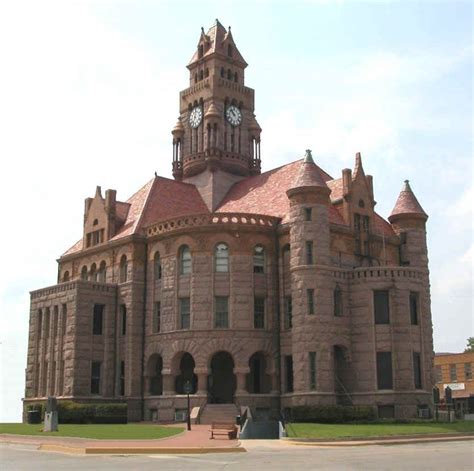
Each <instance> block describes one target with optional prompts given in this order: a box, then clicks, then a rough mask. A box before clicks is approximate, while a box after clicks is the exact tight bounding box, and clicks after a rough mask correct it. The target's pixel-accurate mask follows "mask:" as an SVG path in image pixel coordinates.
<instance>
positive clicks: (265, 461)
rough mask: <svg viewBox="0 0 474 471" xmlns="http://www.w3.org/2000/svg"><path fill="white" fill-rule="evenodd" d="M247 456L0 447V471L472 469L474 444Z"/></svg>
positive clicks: (258, 450) (276, 450)
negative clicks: (93, 453)
mask: <svg viewBox="0 0 474 471" xmlns="http://www.w3.org/2000/svg"><path fill="white" fill-rule="evenodd" d="M245 446H246V448H247V449H248V452H247V453H232V454H205V455H143V456H110V455H108V456H74V455H65V454H60V453H50V452H41V451H36V449H35V448H34V447H30V446H23V445H21V446H20V445H3V444H2V445H0V468H1V469H2V471H7V470H15V471H17V470H28V471H33V470H41V471H44V470H48V471H54V470H67V471H73V470H85V469H87V470H95V469H100V470H122V469H126V470H129V471H132V470H140V471H142V470H148V469H150V470H151V469H153V470H156V469H159V470H160V471H161V470H180V471H181V470H194V471H195V470H197V469H205V470H206V471H207V470H234V469H235V470H238V471H244V470H251V471H260V470H266V469H269V470H270V469H271V470H285V471H293V470H305V471H308V470H313V469H314V470H329V469H330V470H345V471H346V470H364V471H365V470H377V471H382V470H397V471H398V470H403V471H408V470H430V471H433V470H443V471H445V470H456V471H462V470H469V471H472V470H473V469H474V442H473V441H464V442H461V441H460V442H449V443H447V442H440V443H424V444H413V445H373V446H372V445H371V446H363V447H337V448H333V447H328V448H320V447H299V446H292V445H286V446H284V445H281V446H279V445H278V444H276V443H275V442H273V443H269V442H266V443H264V442H261V443H257V442H255V443H248V441H246V443H245Z"/></svg>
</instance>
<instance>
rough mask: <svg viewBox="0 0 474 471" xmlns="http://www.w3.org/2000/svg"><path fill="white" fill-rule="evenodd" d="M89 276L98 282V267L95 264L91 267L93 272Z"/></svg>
mask: <svg viewBox="0 0 474 471" xmlns="http://www.w3.org/2000/svg"><path fill="white" fill-rule="evenodd" d="M89 276H90V280H91V281H97V265H96V264H95V263H93V264H92V265H91V271H90V275H89Z"/></svg>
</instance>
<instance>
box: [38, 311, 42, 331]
mask: <svg viewBox="0 0 474 471" xmlns="http://www.w3.org/2000/svg"><path fill="white" fill-rule="evenodd" d="M42 335H43V311H42V310H41V309H38V338H41V336H42Z"/></svg>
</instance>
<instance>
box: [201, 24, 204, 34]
mask: <svg viewBox="0 0 474 471" xmlns="http://www.w3.org/2000/svg"><path fill="white" fill-rule="evenodd" d="M201 33H202V34H204V27H203V26H201Z"/></svg>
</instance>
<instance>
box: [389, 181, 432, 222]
mask: <svg viewBox="0 0 474 471" xmlns="http://www.w3.org/2000/svg"><path fill="white" fill-rule="evenodd" d="M400 216H415V217H419V218H422V219H425V220H426V219H428V215H427V214H426V213H425V211H424V209H423V208H422V207H421V205H420V203H419V202H418V200H417V199H416V196H415V195H414V193H413V191H412V189H411V187H410V182H409V181H408V180H405V182H404V184H403V188H402V191H400V194H399V195H398V199H397V202H396V203H395V207H394V208H393V210H392V213H391V214H390V216H389V217H388V219H389V221H390V222H392V220H393V219H396V218H398V217H400Z"/></svg>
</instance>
